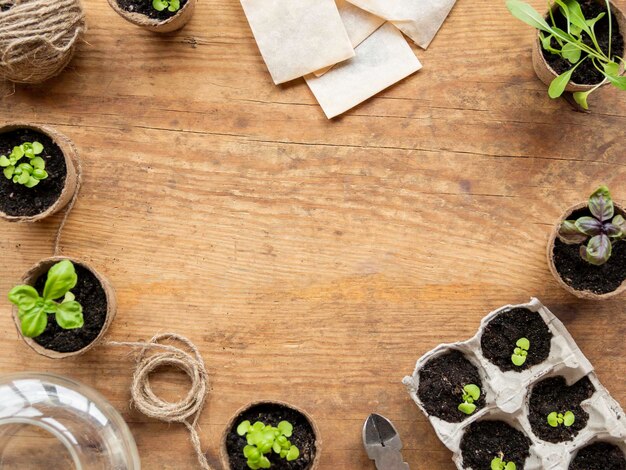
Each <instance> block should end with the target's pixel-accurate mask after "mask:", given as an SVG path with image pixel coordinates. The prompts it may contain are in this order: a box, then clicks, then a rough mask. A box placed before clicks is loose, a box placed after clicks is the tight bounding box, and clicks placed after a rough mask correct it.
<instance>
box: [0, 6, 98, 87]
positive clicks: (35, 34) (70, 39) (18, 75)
mask: <svg viewBox="0 0 626 470" xmlns="http://www.w3.org/2000/svg"><path fill="white" fill-rule="evenodd" d="M85 29H86V27H85V15H84V13H83V8H82V6H81V4H80V0H0V77H2V78H5V79H8V80H11V81H13V82H18V83H41V82H43V81H45V80H47V79H49V78H51V77H54V76H55V75H58V74H59V73H60V72H61V71H62V70H63V69H64V68H65V66H66V65H67V64H68V63H69V62H70V60H71V59H72V55H73V54H74V49H75V46H76V42H77V41H78V40H79V39H80V38H81V36H82V34H83V33H84V31H85Z"/></svg>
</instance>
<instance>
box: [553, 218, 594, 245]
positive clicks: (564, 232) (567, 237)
mask: <svg viewBox="0 0 626 470" xmlns="http://www.w3.org/2000/svg"><path fill="white" fill-rule="evenodd" d="M558 235H559V239H560V240H561V241H562V242H563V243H566V244H568V245H578V244H579V243H583V242H584V241H585V240H587V235H585V234H584V233H580V231H579V230H578V227H576V221H575V220H564V221H563V223H562V224H561V228H559V233H558Z"/></svg>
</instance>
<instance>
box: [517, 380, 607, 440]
mask: <svg viewBox="0 0 626 470" xmlns="http://www.w3.org/2000/svg"><path fill="white" fill-rule="evenodd" d="M594 392H595V388H594V387H593V385H591V382H590V381H589V379H588V378H587V377H584V378H582V379H580V380H579V381H578V382H576V383H575V384H572V385H571V386H569V387H568V386H567V384H566V383H565V378H563V377H551V378H549V379H545V380H542V381H541V382H539V383H537V384H536V385H535V386H534V387H533V388H532V392H531V395H530V402H529V413H528V414H529V416H528V419H529V421H530V427H531V429H532V430H533V432H534V433H535V436H537V437H538V438H539V439H543V440H544V441H548V442H553V443H557V442H564V441H571V440H572V439H573V438H574V437H575V436H576V435H577V434H578V433H579V432H580V431H581V430H582V429H584V428H585V426H587V420H588V419H589V415H588V414H587V412H585V411H584V410H583V409H582V407H581V406H580V404H581V403H582V402H583V401H585V400H587V399H588V398H591V396H592V395H593V394H594ZM553 411H556V412H557V413H563V414H565V412H566V411H571V412H572V413H574V416H575V421H574V424H572V425H571V426H569V427H566V426H564V425H562V424H561V425H559V426H558V427H556V428H553V427H552V426H550V425H549V424H548V420H547V418H548V415H549V414H550V413H552V412H553Z"/></svg>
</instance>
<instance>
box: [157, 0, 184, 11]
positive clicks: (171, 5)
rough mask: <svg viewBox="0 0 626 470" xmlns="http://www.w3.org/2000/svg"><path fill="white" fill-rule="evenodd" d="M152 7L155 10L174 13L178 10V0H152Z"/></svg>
mask: <svg viewBox="0 0 626 470" xmlns="http://www.w3.org/2000/svg"><path fill="white" fill-rule="evenodd" d="M152 8H154V9H155V10H156V11H163V10H165V9H166V8H167V11H170V12H172V13H174V12H175V11H178V10H180V0H152Z"/></svg>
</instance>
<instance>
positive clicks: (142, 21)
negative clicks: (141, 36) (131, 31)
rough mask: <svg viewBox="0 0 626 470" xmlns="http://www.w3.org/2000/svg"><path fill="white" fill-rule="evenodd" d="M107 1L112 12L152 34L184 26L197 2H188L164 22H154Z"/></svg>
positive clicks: (110, 0) (168, 31)
mask: <svg viewBox="0 0 626 470" xmlns="http://www.w3.org/2000/svg"><path fill="white" fill-rule="evenodd" d="M108 1H109V5H111V8H113V10H115V12H116V13H117V14H118V15H120V16H121V17H122V18H124V19H125V20H127V21H130V22H131V23H133V24H136V25H137V26H141V27H142V28H144V29H147V30H148V31H152V32H154V33H171V32H172V31H176V30H178V29H180V28H182V27H183V26H185V25H186V24H187V22H188V21H189V20H190V19H191V17H192V16H193V11H194V9H195V8H196V1H197V0H189V1H188V2H187V3H185V5H184V6H183V7H182V8H181V9H180V10H178V13H176V14H175V15H174V16H172V17H171V18H168V19H166V20H156V19H153V18H149V17H147V16H146V15H142V14H141V13H131V12H129V11H126V10H124V9H123V8H122V7H120V6H119V4H118V3H117V0H108ZM146 1H149V0H146Z"/></svg>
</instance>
